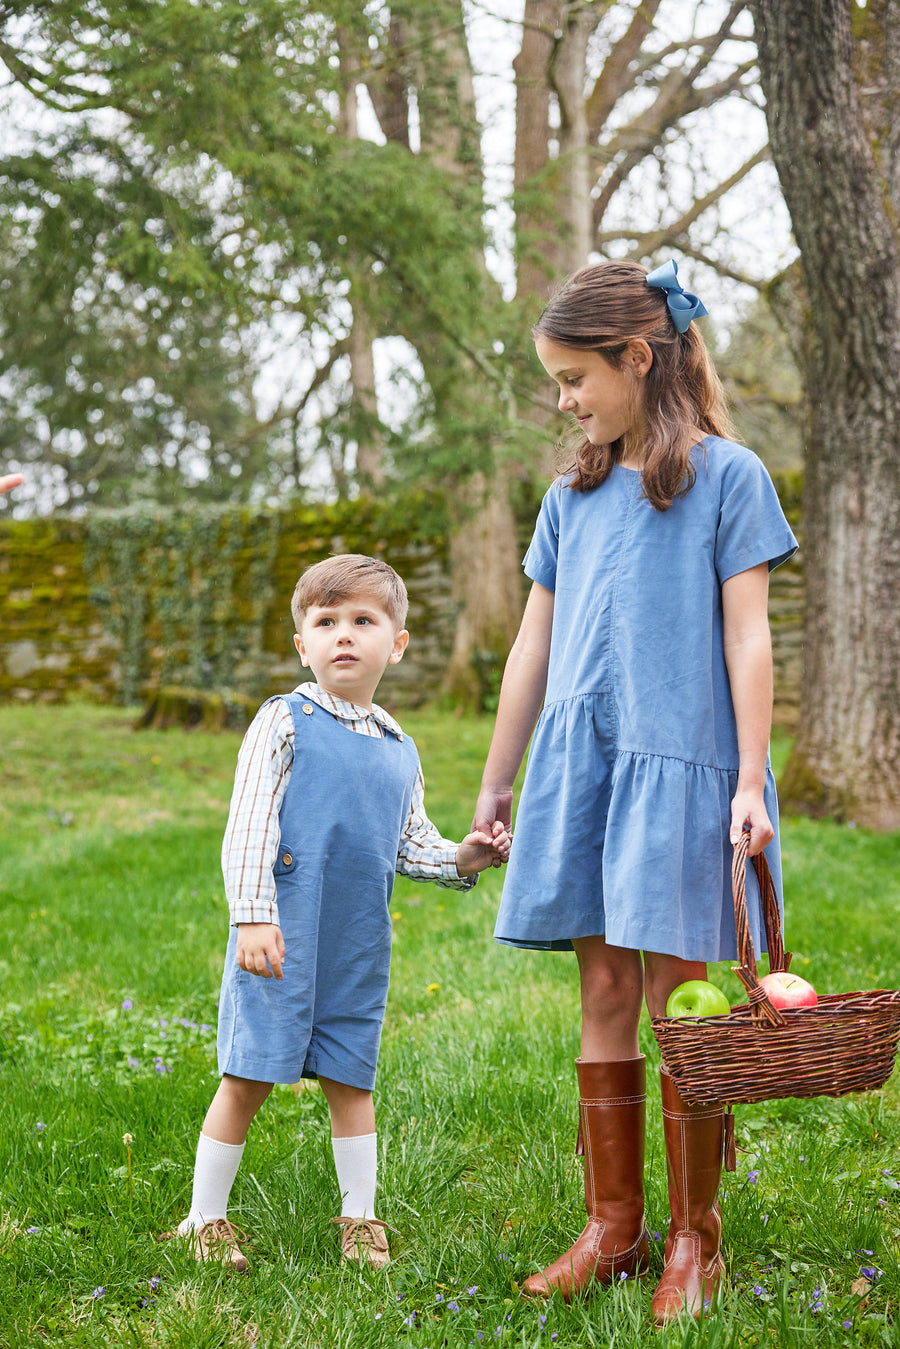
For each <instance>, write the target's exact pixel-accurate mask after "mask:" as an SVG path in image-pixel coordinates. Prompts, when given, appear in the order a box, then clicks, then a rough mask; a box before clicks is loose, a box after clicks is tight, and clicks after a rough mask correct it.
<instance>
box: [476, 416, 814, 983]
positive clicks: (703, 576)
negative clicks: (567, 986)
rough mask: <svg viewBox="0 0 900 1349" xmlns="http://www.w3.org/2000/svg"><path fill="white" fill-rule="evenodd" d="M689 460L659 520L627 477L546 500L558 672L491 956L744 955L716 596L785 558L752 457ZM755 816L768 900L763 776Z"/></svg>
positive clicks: (698, 455) (734, 765) (561, 491)
mask: <svg viewBox="0 0 900 1349" xmlns="http://www.w3.org/2000/svg"><path fill="white" fill-rule="evenodd" d="M692 463H693V466H694V468H695V470H696V480H695V483H694V485H693V487H692V488H691V489H690V491H688V492H687V494H686V495H685V496H683V497H676V499H675V500H674V501H673V502H672V505H671V506H670V508H669V509H668V510H667V511H665V512H660V511H657V510H654V508H653V507H652V506H651V504H650V502H649V501H648V500H647V499H646V498H645V497H643V496H642V487H641V475H640V473H639V472H638V471H636V470H632V469H627V468H623V467H622V466H621V465H616V466H615V467H614V468H613V470H612V472H611V473H610V475H609V477H608V478H607V479H606V480H605V481H604V482H603V483H602V484H601V485H600V486H599V487H597V488H595V489H594V490H593V491H590V492H575V491H572V490H570V489H569V488H568V486H567V483H568V482H569V481H570V479H568V478H564V479H560V480H558V481H557V482H555V483H554V484H553V486H552V487H551V488H550V490H549V491H548V492H547V494H546V496H545V497H544V502H543V505H542V507H541V512H540V515H539V517H538V521H537V525H536V527H535V533H534V537H533V539H532V542H531V546H530V547H529V549H528V553H527V555H526V557H525V564H524V566H525V572H526V574H527V575H528V576H529V577H531V579H532V580H533V581H537V582H538V583H539V584H540V585H542V586H545V587H546V588H547V589H548V590H552V591H553V592H554V611H553V629H552V636H551V644H550V666H549V672H548V681H547V692H546V697H545V701H544V709H543V711H542V713H541V716H540V718H539V720H538V724H537V727H536V729H535V733H534V737H533V739H532V743H531V749H530V752H529V757H528V767H527V771H526V775H525V783H524V786H523V789H522V796H521V800H520V803H519V808H518V812H517V816H516V828H515V842H514V844H513V848H512V852H511V855H510V860H509V866H508V868H507V872H506V879H505V882H504V886H503V895H502V899H501V903H500V910H499V913H498V915H497V924H496V929H495V933H494V935H495V936H496V938H497V939H498V940H499V941H502V942H507V943H509V944H511V945H516V946H527V947H536V948H540V949H549V950H569V949H571V939H572V938H573V937H585V936H590V935H605V937H606V940H607V941H608V942H609V943H610V945H613V946H622V947H627V948H630V949H633V950H645V951H657V952H663V953H666V954H670V955H675V956H680V957H681V958H682V959H685V960H708V961H715V960H726V959H729V958H734V957H735V955H736V942H735V933H734V912H733V904H732V895H731V846H730V844H729V841H728V830H729V825H730V821H731V799H732V797H733V795H734V792H735V790H736V787H737V770H738V762H739V761H738V747H737V729H736V724H735V716H734V708H733V706H732V702H731V690H730V685H729V681H728V671H727V669H726V666H725V654H724V645H723V624H722V583H723V582H724V581H726V580H727V579H728V578H729V577H731V576H735V575H737V574H738V573H739V572H742V571H746V570H748V569H749V568H751V567H754V566H757V565H758V564H760V563H763V562H767V563H768V565H769V568H770V570H771V569H772V568H773V567H776V566H778V564H779V563H780V562H784V561H785V560H786V559H787V558H789V557H790V556H791V554H792V553H793V552H794V551H795V549H796V547H797V541H796V539H795V538H794V536H793V534H792V532H791V529H790V526H789V525H788V523H787V521H786V519H785V517H784V514H783V512H782V509H781V505H780V503H779V501H778V497H777V495H776V493H775V488H774V486H773V485H772V481H771V479H770V477H769V475H768V473H767V472H766V469H765V467H764V465H763V464H762V462H761V461H760V459H758V458H757V456H756V455H755V454H753V453H752V452H751V451H750V450H748V449H745V448H744V447H743V446H741V445H735V444H733V443H732V442H730V441H725V440H720V439H719V438H718V437H715V436H710V437H708V438H707V439H706V440H705V441H703V442H702V444H701V445H699V446H696V447H695V448H694V450H693V452H692ZM765 802H766V809H767V810H768V813H769V818H770V820H771V821H772V824H773V825H774V826H775V838H774V839H773V840H772V842H771V843H770V844H769V846H768V848H767V849H766V858H767V860H768V863H769V866H770V868H771V871H772V876H773V879H774V881H775V886H776V890H777V892H778V893H779V895H780V893H781V860H780V850H779V841H778V803H777V799H776V795H775V782H774V778H773V777H772V772H771V768H769V769H768V772H767V786H766V791H765ZM753 879H754V878H752V877H751V883H750V885H749V886H748V897H750V895H751V894H752V893H753V888H754V887H753ZM749 908H750V910H751V928H752V932H753V939H754V945H755V949H756V950H757V951H760V950H764V949H765V943H764V939H761V933H760V931H759V922H758V905H757V904H753V903H751V904H750V905H749Z"/></svg>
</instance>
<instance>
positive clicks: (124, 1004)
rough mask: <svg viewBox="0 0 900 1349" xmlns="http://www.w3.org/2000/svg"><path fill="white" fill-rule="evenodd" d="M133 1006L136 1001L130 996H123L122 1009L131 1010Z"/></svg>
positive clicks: (124, 1010)
mask: <svg viewBox="0 0 900 1349" xmlns="http://www.w3.org/2000/svg"><path fill="white" fill-rule="evenodd" d="M133 1006H134V1003H133V1002H132V1001H131V999H130V998H123V1000H122V1011H123V1012H130V1011H131V1009H132V1007H133Z"/></svg>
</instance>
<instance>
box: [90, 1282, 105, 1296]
mask: <svg viewBox="0 0 900 1349" xmlns="http://www.w3.org/2000/svg"><path fill="white" fill-rule="evenodd" d="M105 1295H106V1289H105V1288H104V1287H103V1285H102V1284H101V1285H100V1287H99V1288H95V1289H94V1291H93V1292H92V1293H91V1297H92V1298H98V1297H104V1296H105Z"/></svg>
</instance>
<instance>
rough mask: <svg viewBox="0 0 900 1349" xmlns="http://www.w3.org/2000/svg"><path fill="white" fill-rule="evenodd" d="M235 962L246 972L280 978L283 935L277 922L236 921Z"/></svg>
mask: <svg viewBox="0 0 900 1349" xmlns="http://www.w3.org/2000/svg"><path fill="white" fill-rule="evenodd" d="M236 958H237V963H238V965H239V966H240V968H241V969H242V970H246V971H247V973H248V974H258V975H259V976H260V977H261V978H263V979H271V978H272V976H273V975H274V977H275V978H276V979H281V978H282V977H283V976H282V973H281V967H282V965H283V964H284V937H283V936H282V935H281V928H280V927H279V926H278V924H277V923H238V935H237V957H236Z"/></svg>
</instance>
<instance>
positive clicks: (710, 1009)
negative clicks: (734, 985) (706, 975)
mask: <svg viewBox="0 0 900 1349" xmlns="http://www.w3.org/2000/svg"><path fill="white" fill-rule="evenodd" d="M730 1011H731V1007H730V1005H729V1002H728V999H727V998H726V996H725V994H724V993H723V992H722V990H721V988H717V987H716V985H715V984H710V983H707V981H706V980H705V979H688V981H687V983H684V984H679V985H678V987H677V988H673V989H672V992H671V993H670V994H669V1001H668V1002H667V1003H666V1016H726V1015H727V1014H728V1012H730Z"/></svg>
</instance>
